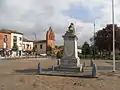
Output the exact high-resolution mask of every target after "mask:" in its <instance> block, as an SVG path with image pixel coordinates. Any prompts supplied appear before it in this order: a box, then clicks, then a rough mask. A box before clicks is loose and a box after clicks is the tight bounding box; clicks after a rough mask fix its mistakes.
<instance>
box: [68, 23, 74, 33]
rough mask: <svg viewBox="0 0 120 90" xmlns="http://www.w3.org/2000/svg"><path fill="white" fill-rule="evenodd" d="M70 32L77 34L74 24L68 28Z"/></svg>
mask: <svg viewBox="0 0 120 90" xmlns="http://www.w3.org/2000/svg"><path fill="white" fill-rule="evenodd" d="M68 32H71V33H75V28H74V24H73V23H70V26H69V27H68Z"/></svg>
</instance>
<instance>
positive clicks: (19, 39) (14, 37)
mask: <svg viewBox="0 0 120 90" xmlns="http://www.w3.org/2000/svg"><path fill="white" fill-rule="evenodd" d="M22 44H23V33H19V32H16V31H11V49H12V48H13V46H14V45H17V46H18V52H15V51H13V55H12V56H22ZM15 54H16V55H15Z"/></svg>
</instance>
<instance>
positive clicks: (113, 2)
mask: <svg viewBox="0 0 120 90" xmlns="http://www.w3.org/2000/svg"><path fill="white" fill-rule="evenodd" d="M112 24H113V72H115V25H114V0H112Z"/></svg>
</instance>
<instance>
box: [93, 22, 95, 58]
mask: <svg viewBox="0 0 120 90" xmlns="http://www.w3.org/2000/svg"><path fill="white" fill-rule="evenodd" d="M93 52H94V60H95V21H94V47H93Z"/></svg>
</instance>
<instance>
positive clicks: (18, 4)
mask: <svg viewBox="0 0 120 90" xmlns="http://www.w3.org/2000/svg"><path fill="white" fill-rule="evenodd" d="M119 4H120V1H119V0H115V16H116V17H115V18H116V20H115V22H116V23H118V24H119V23H120V19H119V16H120V12H119V9H120V6H119ZM73 5H74V6H79V7H80V6H84V7H86V8H88V9H90V10H91V12H92V13H93V15H92V16H93V17H95V19H96V29H100V28H101V27H103V26H105V25H106V24H107V23H111V0H89V1H88V0H59V1H58V0H0V28H10V29H15V30H19V31H20V32H24V34H25V35H26V37H28V38H31V39H33V37H34V36H33V32H36V33H37V38H38V39H45V36H44V35H45V32H46V31H47V29H48V28H49V26H50V25H51V26H52V27H53V29H54V30H55V32H56V43H60V44H61V43H63V42H61V41H63V39H62V37H61V36H62V35H63V34H64V33H65V31H66V30H67V26H68V24H69V23H70V22H74V23H75V26H76V32H77V35H78V37H79V40H78V41H79V43H83V42H84V41H89V38H90V37H91V36H92V35H93V22H84V21H81V20H78V19H75V18H72V17H70V16H67V15H64V14H63V11H67V10H69V9H71V8H72V6H73ZM99 7H101V8H99ZM96 8H98V9H99V11H100V12H99V13H94V10H95V9H96ZM81 14H82V13H81ZM97 16H99V18H97ZM93 17H92V18H93ZM93 21H94V20H93Z"/></svg>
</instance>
